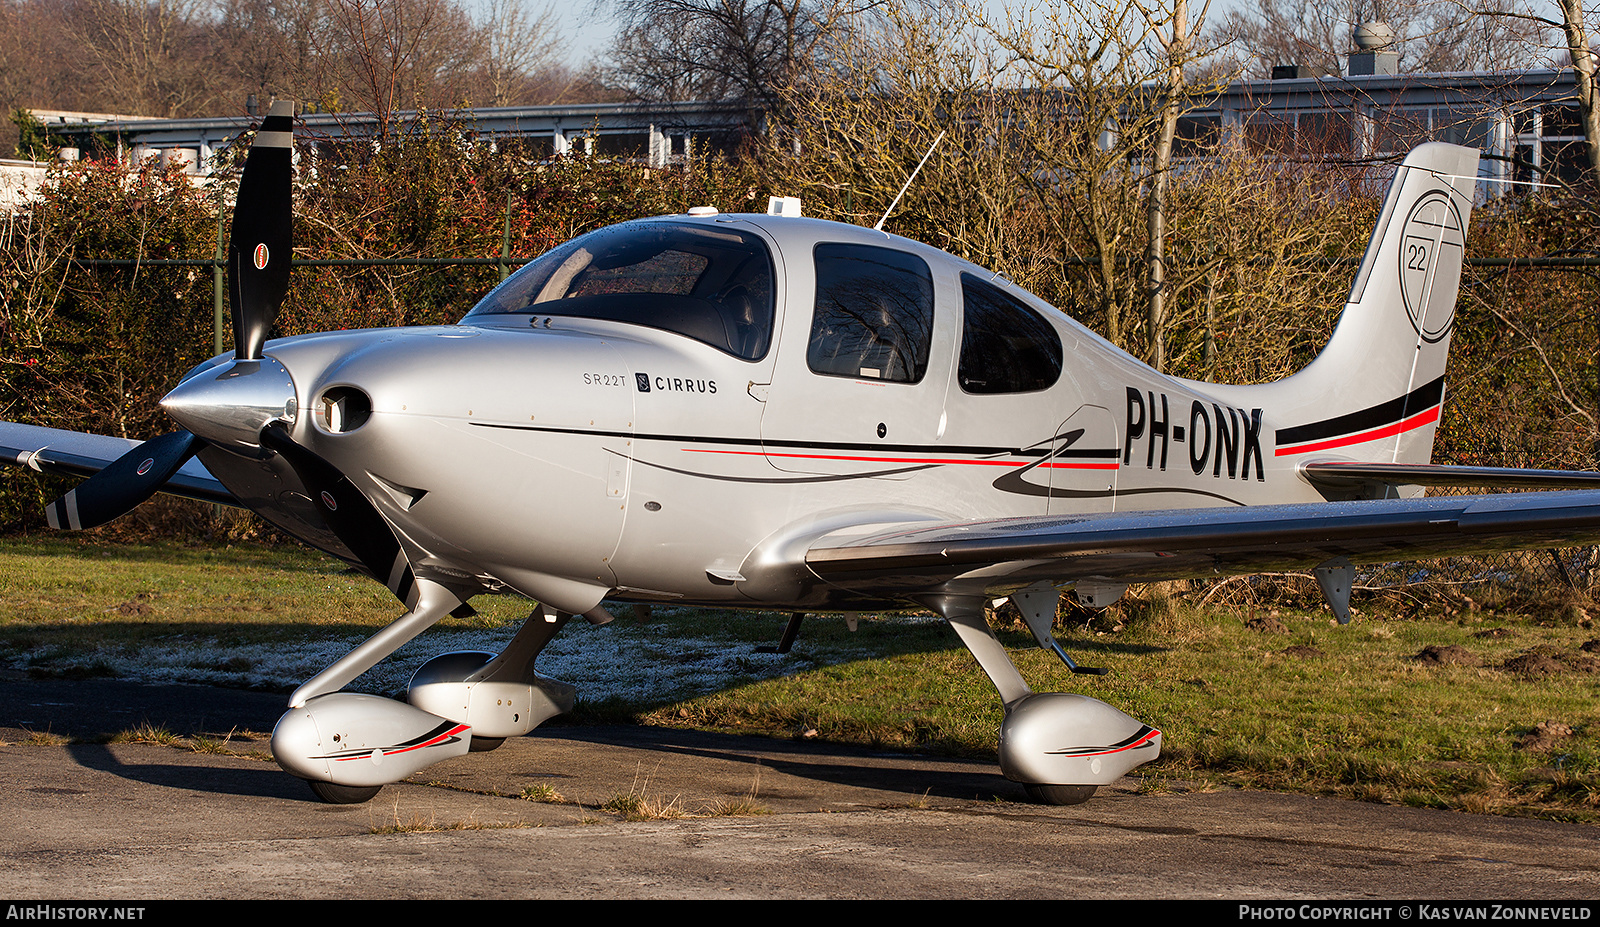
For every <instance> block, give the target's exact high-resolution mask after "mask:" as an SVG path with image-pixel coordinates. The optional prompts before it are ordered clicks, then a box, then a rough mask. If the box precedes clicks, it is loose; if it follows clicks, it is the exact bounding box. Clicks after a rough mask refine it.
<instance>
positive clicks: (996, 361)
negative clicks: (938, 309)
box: [956, 274, 1061, 393]
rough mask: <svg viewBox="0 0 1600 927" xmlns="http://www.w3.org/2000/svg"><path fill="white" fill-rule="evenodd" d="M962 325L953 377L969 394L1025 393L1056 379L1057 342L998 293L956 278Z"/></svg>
mask: <svg viewBox="0 0 1600 927" xmlns="http://www.w3.org/2000/svg"><path fill="white" fill-rule="evenodd" d="M961 301H962V304H963V306H964V309H963V313H962V316H963V323H962V335H961V363H960V366H959V367H958V368H957V372H956V376H957V378H958V379H959V380H960V381H961V388H962V389H963V390H965V391H966V392H969V393H1026V392H1031V391H1033V390H1041V389H1048V388H1049V387H1051V386H1054V385H1055V382H1056V380H1058V379H1060V377H1061V337H1060V336H1059V335H1057V334H1056V330H1055V329H1054V328H1052V327H1051V325H1050V323H1049V322H1046V321H1045V320H1044V317H1043V316H1041V315H1039V313H1037V312H1035V311H1034V310H1033V309H1032V308H1030V307H1029V306H1027V305H1025V304H1024V303H1022V302H1021V301H1020V300H1018V299H1016V298H1015V297H1013V296H1011V295H1010V294H1008V293H1006V292H1005V291H1004V290H1002V289H1000V288H999V287H996V286H993V285H991V284H988V283H985V282H984V281H982V280H980V279H978V278H977V277H974V276H972V275H971V274H962V275H961Z"/></svg>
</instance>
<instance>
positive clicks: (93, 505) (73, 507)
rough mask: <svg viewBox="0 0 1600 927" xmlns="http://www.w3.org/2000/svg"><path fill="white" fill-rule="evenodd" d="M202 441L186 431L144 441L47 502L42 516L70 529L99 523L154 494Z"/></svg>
mask: <svg viewBox="0 0 1600 927" xmlns="http://www.w3.org/2000/svg"><path fill="white" fill-rule="evenodd" d="M203 443H204V442H202V441H201V440H200V439H199V438H196V437H195V436H194V435H192V434H190V433H188V432H187V431H175V432H173V433H172V434H170V435H163V436H161V437H159V438H156V439H154V440H151V441H146V442H145V443H143V444H141V445H139V446H138V447H135V448H133V449H132V450H130V451H128V453H126V454H123V455H122V456H121V457H118V458H117V459H116V460H114V461H112V463H111V465H110V466H108V467H106V468H105V469H104V470H101V471H100V472H99V473H96V474H95V475H94V476H91V477H89V479H87V480H85V481H84V482H83V483H81V484H79V485H78V487H77V488H76V489H73V490H72V491H71V492H69V493H67V494H66V495H64V496H62V497H61V498H59V499H57V500H56V501H54V502H52V503H50V506H49V507H48V508H46V509H45V512H44V517H45V520H46V521H48V522H50V527H52V528H68V529H72V530H78V529H80V528H94V527H98V526H100V525H103V524H105V523H106V522H108V521H110V520H112V519H113V518H116V517H117V516H119V515H121V514H123V513H124V512H127V511H129V510H130V509H132V508H133V507H134V506H136V505H138V504H139V503H141V502H143V501H144V500H146V499H148V498H150V497H151V496H153V495H155V494H156V492H157V491H158V490H160V489H161V487H162V486H163V485H165V484H166V482H167V480H170V479H172V475H173V474H174V473H177V472H178V468H180V467H182V466H183V465H184V464H185V463H187V462H188V461H189V458H190V457H193V456H194V453H195V451H198V450H199V449H200V446H201V445H202V444H203Z"/></svg>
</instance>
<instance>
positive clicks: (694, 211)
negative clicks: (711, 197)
mask: <svg viewBox="0 0 1600 927" xmlns="http://www.w3.org/2000/svg"><path fill="white" fill-rule="evenodd" d="M716 214H717V207H715V206H690V207H689V215H691V216H714V215H716Z"/></svg>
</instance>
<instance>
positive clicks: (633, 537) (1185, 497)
mask: <svg viewBox="0 0 1600 927" xmlns="http://www.w3.org/2000/svg"><path fill="white" fill-rule="evenodd" d="M671 221H673V222H676V223H680V224H684V223H694V222H700V223H705V224H717V225H718V226H719V227H730V226H731V227H734V228H738V229H740V230H741V231H743V232H745V233H747V234H752V235H756V236H759V237H760V238H761V240H762V241H764V243H765V244H766V246H767V247H768V248H769V249H770V251H771V253H772V255H773V265H774V266H773V271H774V279H775V290H776V299H775V320H774V323H773V331H772V337H771V340H770V344H769V345H768V347H767V349H766V350H765V352H764V354H763V355H762V356H760V357H758V358H756V359H754V360H747V359H744V358H741V357H736V356H732V355H730V354H729V353H728V352H726V351H723V350H719V349H717V348H715V347H712V346H710V345H708V344H706V343H702V342H701V341H698V340H695V339H694V338H690V337H687V336H684V335H682V334H676V333H672V332H665V331H661V330H658V329H655V328H650V327H644V326H640V325H635V324H630V323H626V322H616V321H607V320H603V319H591V318H579V317H569V316H562V315H556V314H545V313H543V312H540V311H538V309H539V308H540V307H539V306H535V307H532V308H533V310H534V311H532V312H531V313H530V314H520V315H490V316H486V317H482V318H471V319H468V320H466V322H465V323H464V324H460V325H453V326H433V327H418V328H400V329H383V330H369V331H347V332H334V333H325V334H318V335H310V336H304V337H299V338H289V339H283V340H279V341H274V342H271V343H269V344H268V346H267V352H266V353H267V355H268V356H269V357H271V358H275V359H277V360H278V361H279V362H281V363H282V364H283V365H284V366H285V367H286V368H287V369H288V371H289V373H290V375H291V376H292V378H293V379H294V381H295V386H296V391H297V399H298V403H299V408H300V409H301V410H304V413H303V414H301V415H299V416H298V419H297V421H296V422H295V423H294V425H293V435H294V438H295V440H297V441H299V442H301V443H302V444H304V445H305V446H307V447H310V448H312V449H313V450H314V451H315V452H316V453H318V454H320V455H322V456H323V457H324V458H326V459H327V460H328V461H329V462H331V463H333V464H334V465H335V466H337V467H339V468H340V469H341V470H342V471H344V472H345V473H346V474H347V475H349V476H350V478H351V479H352V480H354V481H355V482H356V483H357V485H358V486H359V487H360V488H361V489H362V491H363V493H364V494H365V495H367V496H368V497H369V498H370V499H372V500H373V502H374V503H375V504H376V505H377V506H378V507H379V509H380V510H381V511H382V512H383V514H384V516H385V517H386V518H387V519H388V520H389V521H390V522H391V523H392V524H393V525H394V526H395V528H396V529H397V531H398V533H399V534H400V535H401V537H402V539H403V543H404V544H405V545H406V546H407V548H408V554H409V555H410V556H411V557H412V562H413V565H414V566H415V567H416V568H417V569H418V570H419V572H425V571H429V570H433V571H436V572H442V573H443V574H444V575H456V574H460V575H462V576H474V577H478V578H479V579H480V580H482V581H484V582H485V583H486V584H488V585H489V586H491V587H494V586H500V585H503V586H506V587H510V588H512V589H515V590H517V591H519V592H522V593H523V594H526V595H529V596H532V597H534V598H536V599H539V600H541V601H545V602H549V603H551V604H553V605H555V606H556V607H560V608H564V609H567V610H571V611H583V610H585V609H587V608H590V607H592V606H593V605H594V604H596V603H598V601H599V599H600V598H601V597H602V596H605V595H614V596H620V597H623V598H631V599H636V600H644V601H684V602H699V603H709V604H718V603H720V604H735V605H764V606H768V607H796V608H799V607H808V606H809V607H817V606H818V605H822V604H829V603H831V604H833V605H835V606H837V607H840V608H844V607H848V605H849V604H850V603H849V602H848V601H845V600H843V599H838V598H835V597H831V596H830V595H829V594H828V593H827V591H826V590H818V589H816V588H814V586H815V584H814V583H810V582H807V581H805V580H804V579H803V578H802V579H796V580H793V581H791V580H790V579H788V578H784V577H781V576H780V577H777V578H776V579H774V578H772V577H763V578H758V577H757V576H756V575H754V574H755V573H757V572H760V571H759V567H760V566H761V562H762V560H763V558H766V559H768V560H774V559H775V561H783V558H784V556H785V555H784V554H783V553H782V549H783V547H784V545H785V543H787V542H795V541H799V540H809V539H811V538H814V537H815V536H817V535H818V534H819V533H822V532H823V531H825V530H827V529H828V528H829V527H830V525H831V524H832V522H831V521H830V519H838V520H839V521H840V523H841V524H843V523H848V524H850V525H853V526H860V525H861V524H862V522H863V517H862V516H863V513H871V517H870V518H869V519H868V521H869V522H875V523H890V522H906V521H915V520H921V519H926V520H930V521H932V520H938V521H949V520H954V519H967V518H995V517H1006V516H1020V515H1055V514H1071V513H1082V512H1097V511H1111V510H1113V509H1117V510H1129V509H1157V508H1180V507H1191V506H1216V505H1245V504H1258V503H1264V502H1301V501H1305V502H1310V501H1318V500H1321V499H1322V498H1323V497H1322V496H1321V495H1320V494H1319V493H1318V492H1317V490H1316V489H1315V488H1314V487H1313V486H1312V485H1311V484H1310V483H1308V482H1307V481H1306V480H1304V479H1302V478H1301V477H1300V476H1299V475H1298V474H1297V473H1296V471H1295V464H1296V462H1297V461H1298V460H1299V459H1302V457H1303V456H1304V454H1301V453H1282V452H1281V451H1282V449H1281V448H1280V447H1279V445H1278V443H1277V440H1276V435H1277V433H1278V429H1280V428H1284V427H1288V426H1294V425H1300V424H1302V423H1303V422H1305V421H1308V420H1311V419H1316V418H1320V417H1322V414H1321V413H1320V412H1319V411H1318V410H1319V408H1325V407H1326V403H1327V402H1329V401H1330V399H1331V398H1336V397H1329V396H1328V395H1326V392H1327V391H1326V390H1324V389H1317V390H1307V389H1298V390H1286V389H1284V388H1283V387H1282V384H1272V385H1268V386H1260V387H1229V386H1218V385H1213V384H1202V383H1195V382H1191V381H1185V380H1180V379H1175V378H1171V377H1166V376H1162V375H1160V374H1158V373H1156V372H1155V371H1153V370H1152V369H1151V368H1149V367H1148V366H1146V365H1144V364H1142V363H1140V362H1139V361H1137V360H1135V359H1134V358H1132V357H1130V356H1129V355H1127V354H1126V353H1124V352H1122V351H1121V350H1119V349H1117V348H1115V347H1114V346H1112V345H1110V344H1109V343H1107V342H1106V341H1105V340H1104V339H1102V338H1100V337H1098V336H1097V335H1094V334H1093V333H1091V332H1089V331H1088V330H1087V329H1085V328H1084V327H1083V326H1081V325H1079V324H1078V323H1077V322H1075V321H1073V320H1072V319H1070V318H1068V317H1067V316H1066V315H1065V314H1063V313H1061V312H1059V311H1057V310H1054V309H1052V308H1050V307H1048V306H1047V305H1046V304H1044V303H1042V302H1041V301H1039V300H1037V299H1036V298H1035V297H1032V296H1030V295H1028V294H1026V293H1025V292H1024V291H1022V290H1020V289H1018V288H1016V287H1013V286H1011V285H1010V284H1008V283H1007V282H1005V281H1003V280H996V278H995V277H994V275H993V274H991V273H989V272H987V271H983V270H982V269H981V268H978V267H976V266H974V265H970V264H967V263H966V262H963V261H960V260H958V259H955V258H952V257H951V256H950V255H948V254H945V253H943V252H940V251H937V250H936V249H932V248H928V247H927V246H924V245H920V244H917V243H915V242H911V241H909V240H906V239H900V238H895V237H893V236H889V235H885V234H883V233H880V232H873V231H870V230H866V229H860V228H856V227H853V226H844V225H838V224H835V223H827V222H819V221H814V220H797V219H784V218H770V217H764V216H759V217H758V216H738V217H733V216H719V217H716V218H714V219H684V218H683V217H674V218H673V219H672V220H671ZM830 242H847V243H861V244H867V245H870V246H872V247H878V248H885V249H892V250H897V251H902V252H907V253H910V254H913V255H916V256H918V257H919V258H921V259H922V260H923V261H925V262H926V264H927V266H928V268H929V271H930V273H931V278H932V286H933V302H934V322H933V326H932V332H931V341H930V344H931V347H930V349H929V351H928V356H927V363H926V369H925V371H924V372H923V373H922V375H921V376H920V378H918V379H917V380H916V381H915V382H892V381H889V380H886V379H881V378H877V377H873V376H854V377H851V376H836V375H820V374H818V373H817V372H816V371H814V370H813V369H811V367H810V365H809V364H808V358H807V344H808V339H809V337H810V334H811V332H810V330H811V326H812V324H813V322H812V307H813V304H814V302H815V300H816V294H815V288H816V277H815V275H814V273H813V269H812V267H811V265H810V262H809V260H808V258H809V256H810V255H811V254H812V253H813V251H814V249H815V248H816V247H817V246H818V245H819V244H824V243H830ZM963 274H967V275H973V276H976V277H981V278H982V279H984V280H986V281H990V282H992V283H994V284H995V285H996V286H998V287H1000V288H1002V289H1004V290H1005V291H1006V292H1007V293H1009V294H1010V295H1011V296H1013V297H1015V298H1016V299H1018V300H1021V301H1023V302H1025V303H1027V304H1028V305H1030V306H1031V307H1032V308H1033V309H1034V310H1036V311H1037V312H1038V314H1039V315H1040V316H1041V317H1043V318H1044V319H1046V320H1047V321H1048V324H1049V325H1050V326H1051V327H1052V328H1053V330H1054V331H1055V333H1056V335H1057V336H1058V337H1059V339H1060V341H1061V348H1062V352H1063V357H1062V363H1061V370H1060V375H1059V377H1058V378H1057V379H1056V380H1055V382H1054V383H1053V384H1051V385H1049V386H1048V387H1046V388H1044V389H1039V390H1029V391H1023V392H1012V393H1002V394H984V393H974V392H971V391H969V390H967V389H966V388H965V387H964V386H963V385H962V384H960V383H958V377H957V364H958V356H959V354H960V346H961V338H962V337H963V330H962V320H963V316H962V303H963V292H962V283H961V275H963ZM551 305H552V309H553V310H555V311H559V301H558V303H557V304H551ZM1292 382H1293V380H1290V381H1283V383H1292ZM340 387H354V388H356V389H359V390H361V391H362V392H364V393H365V394H366V395H367V396H369V397H370V407H371V412H370V417H369V418H367V419H366V420H365V421H364V423H362V424H360V425H359V427H355V428H353V429H346V430H344V431H342V432H339V431H337V429H335V430H330V428H329V427H328V420H327V418H326V416H325V415H319V414H318V410H319V409H320V408H322V407H323V404H324V403H323V400H322V398H321V397H324V396H325V395H327V394H328V392H329V390H336V389H337V388H340ZM1432 428H1433V419H1428V420H1427V421H1424V422H1421V423H1419V424H1414V425H1413V426H1412V427H1411V428H1410V429H1407V430H1408V431H1416V432H1418V433H1417V434H1415V435H1412V436H1410V437H1411V438H1414V439H1425V440H1426V441H1428V442H1431V432H1432ZM1373 440H1377V441H1388V442H1389V443H1390V444H1391V445H1392V444H1393V443H1394V441H1395V440H1396V439H1395V438H1394V437H1393V436H1391V435H1384V436H1381V437H1379V438H1375V439H1373ZM1346 444H1348V441H1347V442H1346ZM1366 450H1367V451H1368V454H1367V456H1368V458H1369V459H1370V457H1371V453H1370V451H1371V448H1370V447H1369V448H1367V449H1366ZM1314 452H1315V453H1317V454H1318V455H1320V456H1323V457H1326V456H1329V453H1330V449H1329V448H1327V447H1323V446H1320V445H1319V446H1316V447H1315V448H1314ZM1333 453H1335V454H1336V453H1337V449H1335V450H1334V451H1333ZM213 469H217V471H218V472H217V475H218V477H219V478H220V479H222V480H223V482H225V483H227V482H229V470H230V468H229V467H227V466H224V467H222V468H220V469H218V468H215V467H214V468H213ZM232 469H236V468H232ZM230 488H231V487H230ZM239 494H240V496H241V498H248V497H249V493H246V492H240V493H239ZM784 562H788V561H784ZM746 573H749V574H751V575H745V574H746Z"/></svg>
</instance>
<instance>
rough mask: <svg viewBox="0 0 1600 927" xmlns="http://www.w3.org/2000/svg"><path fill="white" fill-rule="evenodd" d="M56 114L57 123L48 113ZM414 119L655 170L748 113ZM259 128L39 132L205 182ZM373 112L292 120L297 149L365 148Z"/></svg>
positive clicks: (219, 122)
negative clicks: (177, 168)
mask: <svg viewBox="0 0 1600 927" xmlns="http://www.w3.org/2000/svg"><path fill="white" fill-rule="evenodd" d="M51 115H55V114H51ZM420 120H433V121H450V122H452V123H455V124H458V125H460V126H462V127H463V128H465V129H466V130H467V131H468V132H470V133H472V134H474V135H475V136H476V137H478V138H480V139H482V140H484V141H487V142H490V143H503V142H511V141H515V142H516V144H518V145H519V146H521V147H522V148H523V149H524V150H526V151H528V152H529V153H530V155H531V156H533V157H550V156H553V155H564V154H569V153H574V152H579V153H586V154H594V155H600V156H608V157H626V158H638V159H641V160H644V161H646V162H648V163H649V164H650V165H652V166H654V167H665V166H667V165H670V164H679V163H682V162H683V161H684V160H685V159H690V158H693V157H695V156H696V154H697V153H699V152H704V151H710V150H723V149H728V148H730V147H732V146H733V145H735V144H736V142H737V139H738V137H740V136H741V135H742V134H743V132H744V131H745V127H746V125H747V120H746V118H745V111H744V110H743V109H741V108H740V107H737V106H731V105H727V104H722V103H658V104H644V105H640V104H627V103H585V104H574V105H564V106H513V107H498V108H486V109H466V110H460V111H457V112H430V113H417V112H401V113H396V114H394V116H392V117H391V119H390V120H389V125H390V126H391V127H397V128H398V129H399V130H400V131H405V129H406V127H407V126H410V125H415V124H416V123H417V122H418V121H420ZM255 122H256V117H254V116H250V115H241V116H221V117H205V118H193V119H143V118H137V117H125V116H112V117H91V118H85V119H82V120H79V121H76V122H73V121H66V120H57V119H50V120H48V121H47V122H46V128H47V129H48V130H49V131H50V132H51V133H52V134H53V135H54V136H55V137H57V138H61V139H64V140H67V141H70V142H71V143H72V144H73V146H74V147H76V148H78V149H80V150H81V151H83V153H84V155H85V156H86V157H103V156H106V155H108V154H111V153H115V154H116V156H117V157H118V158H120V159H122V160H125V161H141V160H144V159H146V158H152V157H159V158H162V159H163V160H165V161H167V162H169V163H178V164H182V165H184V166H185V167H186V169H188V170H189V171H191V172H192V173H196V174H200V175H205V174H209V173H210V172H211V170H212V167H213V165H214V164H215V163H216V157H217V155H218V153H220V152H221V151H223V150H224V149H226V148H227V147H228V146H229V145H231V144H232V143H233V140H234V139H235V138H236V137H238V135H239V134H240V133H241V132H243V131H245V130H247V129H249V128H250V127H251V125H252V124H254V123H255ZM378 131H379V119H378V116H377V115H376V114H374V113H306V114H303V115H301V116H299V117H298V119H297V120H296V127H295V134H296V137H297V139H298V140H299V141H301V142H303V143H310V144H311V145H313V146H318V147H321V146H335V145H343V144H351V143H353V142H359V141H364V140H369V139H371V138H372V137H373V136H374V135H376V134H377V132H378Z"/></svg>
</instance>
